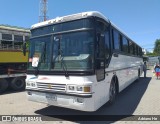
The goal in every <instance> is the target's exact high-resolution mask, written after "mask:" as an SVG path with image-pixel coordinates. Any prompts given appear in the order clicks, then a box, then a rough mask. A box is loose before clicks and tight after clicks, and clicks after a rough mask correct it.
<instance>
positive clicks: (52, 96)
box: [46, 94, 57, 101]
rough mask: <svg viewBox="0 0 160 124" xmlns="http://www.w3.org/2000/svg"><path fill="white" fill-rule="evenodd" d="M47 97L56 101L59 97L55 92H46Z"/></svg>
mask: <svg viewBox="0 0 160 124" xmlns="http://www.w3.org/2000/svg"><path fill="white" fill-rule="evenodd" d="M46 98H47V99H48V100H54V101H56V100H57V97H56V95H55V94H46Z"/></svg>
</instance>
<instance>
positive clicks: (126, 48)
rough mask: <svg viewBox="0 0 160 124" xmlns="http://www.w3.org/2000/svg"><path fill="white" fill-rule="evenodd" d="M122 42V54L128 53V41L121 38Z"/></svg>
mask: <svg viewBox="0 0 160 124" xmlns="http://www.w3.org/2000/svg"><path fill="white" fill-rule="evenodd" d="M122 42H123V45H122V47H123V52H125V53H128V40H127V39H126V38H125V37H123V38H122Z"/></svg>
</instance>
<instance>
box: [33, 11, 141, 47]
mask: <svg viewBox="0 0 160 124" xmlns="http://www.w3.org/2000/svg"><path fill="white" fill-rule="evenodd" d="M87 17H99V18H102V19H104V20H105V21H106V22H108V23H110V24H111V25H112V27H114V28H115V29H117V30H118V31H119V32H121V33H122V34H123V35H125V36H126V37H127V38H128V39H129V40H131V39H130V38H129V37H128V36H127V35H126V33H124V32H123V31H122V30H120V28H118V27H117V26H116V25H115V24H114V23H113V22H111V21H110V20H109V19H108V18H106V17H105V16H104V15H103V14H102V13H100V12H98V11H88V12H82V13H77V14H72V15H67V16H62V17H56V18H54V19H51V20H47V21H44V22H40V23H37V24H34V25H32V26H31V29H34V28H38V27H43V26H47V25H51V24H56V23H61V22H66V21H72V20H76V19H81V18H87ZM131 41H133V40H131ZM134 43H135V42H134ZM135 44H136V43H135ZM138 46H139V45H138Z"/></svg>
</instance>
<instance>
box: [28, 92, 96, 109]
mask: <svg viewBox="0 0 160 124" xmlns="http://www.w3.org/2000/svg"><path fill="white" fill-rule="evenodd" d="M27 97H28V100H29V101H34V102H41V103H46V104H49V105H53V106H59V107H65V108H70V109H75V110H81V111H96V110H97V109H95V106H94V94H90V95H85V96H81V95H75V94H64V93H50V92H40V91H34V90H27Z"/></svg>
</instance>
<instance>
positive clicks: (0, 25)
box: [0, 24, 30, 33]
mask: <svg viewBox="0 0 160 124" xmlns="http://www.w3.org/2000/svg"><path fill="white" fill-rule="evenodd" d="M0 29H5V30H13V31H22V32H27V33H30V29H29V28H23V27H18V26H11V25H3V24H0Z"/></svg>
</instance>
